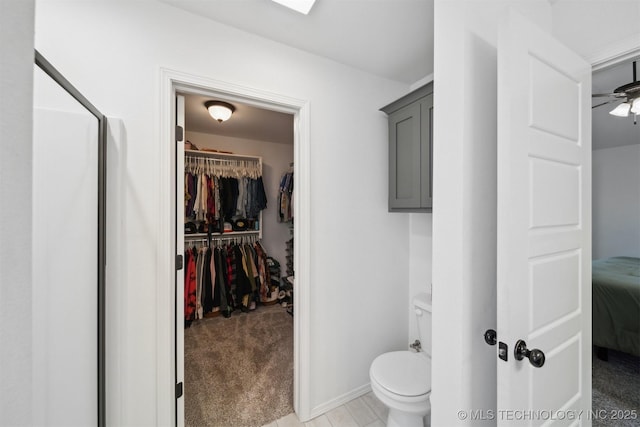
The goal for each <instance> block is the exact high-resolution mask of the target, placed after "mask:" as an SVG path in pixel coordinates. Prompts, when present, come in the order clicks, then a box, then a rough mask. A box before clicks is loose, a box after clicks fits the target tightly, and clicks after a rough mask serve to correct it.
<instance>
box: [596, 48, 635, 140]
mask: <svg viewBox="0 0 640 427" xmlns="http://www.w3.org/2000/svg"><path fill="white" fill-rule="evenodd" d="M637 61H638V66H640V58H637ZM631 63H632V61H625V62H623V63H621V64H618V65H616V66H614V67H611V68H608V69H606V70H602V71H597V72H595V73H593V81H592V87H593V93H611V92H613V90H614V89H615V88H617V87H620V86H622V85H624V84H627V83H631V82H632V81H633V73H632V66H631ZM639 71H640V70H639ZM607 99H608V98H593V100H592V105H597V104H599V103H601V102H603V101H605V100H607ZM610 99H615V98H610ZM619 103H620V102H615V103H612V104H608V105H603V106H601V107H597V108H594V109H592V110H591V111H592V112H593V115H592V120H593V121H592V129H593V135H592V143H593V149H594V150H598V149H602V148H613V147H621V146H623V145H632V144H640V117H638V124H637V125H634V124H633V118H632V117H631V116H630V117H616V116H612V115H611V114H609V111H611V110H613V108H614V107H615V106H616V105H618V104H619Z"/></svg>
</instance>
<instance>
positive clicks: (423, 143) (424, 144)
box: [420, 95, 433, 209]
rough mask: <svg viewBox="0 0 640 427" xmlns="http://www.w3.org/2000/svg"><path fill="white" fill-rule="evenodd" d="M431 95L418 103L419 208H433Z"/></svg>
mask: <svg viewBox="0 0 640 427" xmlns="http://www.w3.org/2000/svg"><path fill="white" fill-rule="evenodd" d="M432 155H433V95H428V96H425V97H424V98H423V99H422V100H421V101H420V207H421V208H429V209H430V208H431V207H432V206H433V182H432V180H431V177H432V166H433V157H432Z"/></svg>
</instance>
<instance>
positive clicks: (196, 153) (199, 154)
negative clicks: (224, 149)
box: [184, 150, 262, 163]
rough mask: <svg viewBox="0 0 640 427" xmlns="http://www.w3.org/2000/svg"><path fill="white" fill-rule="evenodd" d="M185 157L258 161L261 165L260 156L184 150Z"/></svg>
mask: <svg viewBox="0 0 640 427" xmlns="http://www.w3.org/2000/svg"><path fill="white" fill-rule="evenodd" d="M184 154H185V156H192V157H210V158H212V159H219V158H225V159H237V160H253V161H259V162H260V163H262V157H260V156H250V155H248V154H229V153H218V152H215V151H200V150H184Z"/></svg>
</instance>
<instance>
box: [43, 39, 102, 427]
mask: <svg viewBox="0 0 640 427" xmlns="http://www.w3.org/2000/svg"><path fill="white" fill-rule="evenodd" d="M35 65H37V66H38V67H39V68H40V69H41V70H42V71H44V72H45V73H46V74H47V75H48V76H49V77H50V78H51V79H52V80H53V81H54V82H56V83H57V84H58V85H59V86H60V87H62V89H64V90H65V91H66V92H67V93H68V94H69V95H71V96H72V97H73V98H74V99H75V100H76V101H78V103H80V105H82V106H83V107H84V108H85V109H86V110H87V111H89V112H90V113H91V114H92V115H93V116H94V117H95V118H96V119H97V120H98V188H97V190H98V218H97V220H98V235H97V238H98V243H97V244H98V252H97V253H98V257H97V264H98V274H97V289H98V293H97V296H98V298H97V310H96V313H97V319H96V320H97V322H96V325H97V332H98V339H97V343H96V345H97V350H98V351H97V355H98V357H97V361H96V362H97V376H98V390H97V398H98V413H97V414H96V415H97V417H96V421H97V423H96V425H97V426H98V427H105V426H106V381H105V380H106V378H105V366H106V363H105V361H106V357H105V355H106V348H105V322H106V316H105V271H106V212H107V198H106V194H107V191H106V190H107V188H106V182H107V180H106V178H107V176H106V164H107V150H106V147H107V144H106V141H107V118H106V116H105V115H104V114H102V113H101V112H100V110H98V109H97V108H96V107H95V106H94V105H93V104H92V103H91V102H89V100H88V99H87V98H85V97H84V95H82V93H80V91H79V90H78V89H76V88H75V87H74V86H73V85H72V84H71V83H70V82H69V81H68V80H67V79H66V78H65V77H64V76H63V75H62V74H61V73H60V72H59V71H58V70H57V69H56V68H55V67H54V66H53V65H51V63H50V62H49V61H47V60H46V59H45V58H44V57H43V56H42V55H41V54H40V53H39V52H38V51H37V50H35Z"/></svg>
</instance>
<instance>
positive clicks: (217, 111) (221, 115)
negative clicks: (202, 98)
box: [204, 101, 236, 123]
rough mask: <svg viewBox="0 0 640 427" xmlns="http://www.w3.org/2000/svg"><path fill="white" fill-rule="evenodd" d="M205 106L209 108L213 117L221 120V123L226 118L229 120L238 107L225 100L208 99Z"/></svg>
mask: <svg viewBox="0 0 640 427" xmlns="http://www.w3.org/2000/svg"><path fill="white" fill-rule="evenodd" d="M204 106H205V107H207V110H209V114H210V115H211V117H213V118H214V119H216V120H217V121H219V122H220V123H222V122H224V121H225V120H229V117H231V114H233V112H234V111H236V107H234V106H233V105H231V104H229V103H228V102H223V101H207V102H205V103H204Z"/></svg>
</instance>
